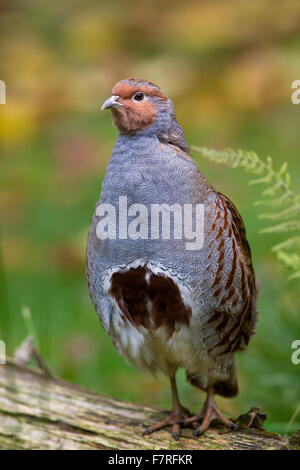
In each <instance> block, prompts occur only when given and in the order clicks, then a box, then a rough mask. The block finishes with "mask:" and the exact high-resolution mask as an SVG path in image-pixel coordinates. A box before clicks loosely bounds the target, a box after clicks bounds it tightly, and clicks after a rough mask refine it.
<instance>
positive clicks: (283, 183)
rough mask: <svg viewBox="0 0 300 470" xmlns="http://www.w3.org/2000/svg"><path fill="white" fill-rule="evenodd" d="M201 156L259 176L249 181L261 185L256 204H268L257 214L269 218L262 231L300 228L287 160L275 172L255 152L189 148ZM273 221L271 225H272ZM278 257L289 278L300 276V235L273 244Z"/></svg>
mask: <svg viewBox="0 0 300 470" xmlns="http://www.w3.org/2000/svg"><path fill="white" fill-rule="evenodd" d="M192 150H194V151H195V152H197V153H200V155H202V156H203V157H205V158H207V159H209V160H211V161H213V162H215V163H218V164H225V165H227V166H230V167H231V168H243V169H244V170H246V171H247V172H250V173H253V174H255V175H257V176H258V177H257V178H255V179H253V180H251V181H250V182H249V184H250V185H254V184H263V185H264V186H265V188H264V189H263V190H262V192H261V199H260V200H258V201H256V202H255V205H256V206H262V205H265V206H268V207H269V211H268V212H266V213H261V214H259V216H258V217H259V218H260V219H265V220H269V221H270V225H269V226H267V227H265V228H263V229H262V230H261V233H284V232H288V233H290V232H297V231H299V230H300V195H299V194H296V193H295V192H294V191H293V190H292V189H291V187H290V183H291V177H290V173H289V172H288V171H287V163H284V164H283V165H282V166H281V168H280V169H279V170H278V171H276V170H275V169H274V167H273V161H272V158H271V157H267V158H266V160H262V159H261V158H260V157H259V156H258V155H257V154H256V153H255V152H250V151H244V150H237V151H235V150H232V149H226V150H220V151H219V150H213V149H208V148H205V147H194V146H193V147H192ZM271 222H272V224H271ZM272 251H273V252H274V253H275V254H276V255H277V258H278V260H279V261H280V263H282V264H283V265H284V266H286V267H287V268H288V269H289V270H290V271H292V274H291V275H290V276H289V278H288V279H289V280H291V279H295V278H300V236H297V235H296V236H292V237H288V238H287V239H286V240H284V241H283V242H282V243H279V244H278V245H275V246H273V247H272Z"/></svg>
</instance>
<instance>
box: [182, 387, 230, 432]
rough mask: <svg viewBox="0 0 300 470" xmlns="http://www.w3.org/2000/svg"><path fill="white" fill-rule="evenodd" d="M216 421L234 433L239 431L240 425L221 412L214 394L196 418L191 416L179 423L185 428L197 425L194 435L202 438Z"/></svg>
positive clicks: (209, 395) (208, 398) (210, 395)
mask: <svg viewBox="0 0 300 470" xmlns="http://www.w3.org/2000/svg"><path fill="white" fill-rule="evenodd" d="M214 419H217V420H219V421H221V422H222V423H223V424H225V426H227V427H228V428H229V429H231V430H232V431H237V430H238V425H237V424H235V423H233V422H232V421H230V420H229V419H227V418H225V416H224V415H223V414H222V413H221V412H220V410H219V409H218V407H217V404H216V402H215V399H214V396H213V394H208V396H207V399H206V401H205V403H204V406H203V408H202V410H201V411H200V412H199V413H197V414H196V415H195V416H191V417H190V418H186V419H185V420H181V421H179V424H181V425H183V426H188V425H192V426H193V427H195V424H196V429H195V431H194V433H193V434H194V436H200V435H201V434H203V433H204V432H205V431H207V429H208V428H209V427H210V424H211V422H212V421H213V420H214ZM200 422H201V424H200Z"/></svg>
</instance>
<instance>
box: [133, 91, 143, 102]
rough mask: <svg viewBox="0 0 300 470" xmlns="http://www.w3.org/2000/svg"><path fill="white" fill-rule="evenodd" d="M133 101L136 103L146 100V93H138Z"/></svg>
mask: <svg viewBox="0 0 300 470" xmlns="http://www.w3.org/2000/svg"><path fill="white" fill-rule="evenodd" d="M133 99H134V100H135V101H142V100H143V99H144V93H141V92H138V93H136V94H135V95H134V97H133Z"/></svg>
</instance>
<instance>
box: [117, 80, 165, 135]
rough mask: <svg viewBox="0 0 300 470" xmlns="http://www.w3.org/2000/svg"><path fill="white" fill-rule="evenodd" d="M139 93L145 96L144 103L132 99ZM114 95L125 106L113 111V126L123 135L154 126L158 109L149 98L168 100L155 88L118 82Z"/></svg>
mask: <svg viewBox="0 0 300 470" xmlns="http://www.w3.org/2000/svg"><path fill="white" fill-rule="evenodd" d="M137 92H141V93H143V94H144V96H145V98H144V100H143V101H134V100H133V99H132V97H133V96H134V95H135V94H136V93H137ZM112 94H113V95H117V96H119V97H120V98H119V100H118V102H119V103H121V104H122V105H123V107H120V108H112V109H111V113H112V121H113V124H114V125H115V126H116V127H117V128H118V129H119V130H120V131H121V132H123V133H132V132H137V131H140V130H142V129H144V128H146V127H150V126H152V125H153V124H154V122H155V120H156V109H155V105H154V104H153V103H151V101H149V100H148V97H151V96H157V97H158V98H160V99H162V100H164V101H167V100H168V99H167V97H166V96H165V95H164V94H163V93H162V92H161V91H160V90H159V89H158V88H156V87H155V86H150V85H138V84H137V85H136V86H134V85H131V84H129V83H127V82H125V81H121V82H118V83H117V84H116V85H115V86H114V88H113V90H112Z"/></svg>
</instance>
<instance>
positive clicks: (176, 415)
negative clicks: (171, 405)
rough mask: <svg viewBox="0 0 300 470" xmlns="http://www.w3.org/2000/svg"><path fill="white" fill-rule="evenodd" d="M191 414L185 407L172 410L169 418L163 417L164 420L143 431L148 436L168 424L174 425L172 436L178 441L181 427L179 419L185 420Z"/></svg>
mask: <svg viewBox="0 0 300 470" xmlns="http://www.w3.org/2000/svg"><path fill="white" fill-rule="evenodd" d="M190 415H191V414H190V412H189V411H188V410H187V409H186V408H183V407H181V408H179V409H176V410H172V412H171V414H170V416H169V417H168V418H166V419H163V420H162V421H159V422H158V423H155V424H152V425H151V426H149V427H147V428H146V429H145V430H144V432H143V436H147V435H149V434H151V433H153V432H155V431H159V430H160V429H163V428H165V427H167V426H172V436H173V437H174V439H175V441H178V440H179V436H180V429H181V425H180V424H179V421H180V422H181V421H182V422H185V421H186V420H187V419H188V417H189V416H190Z"/></svg>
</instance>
